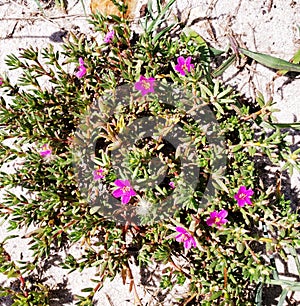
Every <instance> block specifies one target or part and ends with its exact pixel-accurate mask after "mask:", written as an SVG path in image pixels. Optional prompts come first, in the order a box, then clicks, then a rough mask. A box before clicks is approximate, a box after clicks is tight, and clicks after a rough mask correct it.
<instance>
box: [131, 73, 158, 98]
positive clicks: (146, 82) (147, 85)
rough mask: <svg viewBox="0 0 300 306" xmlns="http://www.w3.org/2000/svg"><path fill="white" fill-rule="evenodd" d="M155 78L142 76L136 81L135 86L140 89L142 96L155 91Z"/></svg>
mask: <svg viewBox="0 0 300 306" xmlns="http://www.w3.org/2000/svg"><path fill="white" fill-rule="evenodd" d="M154 83H155V78H148V79H147V78H146V77H144V76H142V75H141V76H140V80H139V81H138V82H136V83H135V85H134V87H135V89H136V90H140V91H141V94H142V96H145V95H146V94H147V93H149V92H154V85H155V84H154Z"/></svg>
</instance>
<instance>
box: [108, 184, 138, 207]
mask: <svg viewBox="0 0 300 306" xmlns="http://www.w3.org/2000/svg"><path fill="white" fill-rule="evenodd" d="M114 184H115V185H116V186H117V187H119V188H118V189H116V190H114V191H113V192H112V195H113V196H114V197H115V198H120V197H121V203H122V204H127V203H128V202H129V201H130V198H131V197H133V196H135V195H136V193H135V191H134V190H133V188H132V187H131V185H130V182H129V180H115V182H114Z"/></svg>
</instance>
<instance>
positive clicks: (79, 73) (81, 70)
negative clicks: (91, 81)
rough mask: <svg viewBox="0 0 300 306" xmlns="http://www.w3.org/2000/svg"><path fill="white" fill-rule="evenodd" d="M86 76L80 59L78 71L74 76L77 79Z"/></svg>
mask: <svg viewBox="0 0 300 306" xmlns="http://www.w3.org/2000/svg"><path fill="white" fill-rule="evenodd" d="M85 74H86V68H85V66H84V61H83V59H82V57H80V58H79V67H78V71H77V72H76V76H77V78H79V79H80V78H82V77H83V76H84V75H85Z"/></svg>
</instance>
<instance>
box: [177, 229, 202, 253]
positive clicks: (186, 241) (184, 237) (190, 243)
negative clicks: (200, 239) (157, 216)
mask: <svg viewBox="0 0 300 306" xmlns="http://www.w3.org/2000/svg"><path fill="white" fill-rule="evenodd" d="M176 231H177V232H178V233H179V235H177V236H176V238H175V239H176V241H178V242H183V246H184V248H185V249H187V250H188V249H190V248H191V247H194V248H195V247H196V246H197V245H196V241H195V239H194V237H193V236H192V235H191V234H190V233H189V232H188V231H187V230H186V229H185V228H183V227H180V226H177V227H176Z"/></svg>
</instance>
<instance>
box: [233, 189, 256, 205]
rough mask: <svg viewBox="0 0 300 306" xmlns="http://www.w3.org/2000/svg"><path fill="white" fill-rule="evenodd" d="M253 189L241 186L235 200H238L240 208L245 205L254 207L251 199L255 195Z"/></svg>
mask: <svg viewBox="0 0 300 306" xmlns="http://www.w3.org/2000/svg"><path fill="white" fill-rule="evenodd" d="M253 193H254V192H253V190H252V189H248V190H247V189H246V187H245V186H241V187H240V189H239V191H238V192H237V194H235V196H234V198H235V199H236V200H237V202H238V205H239V206H240V207H243V206H245V204H248V205H252V202H251V199H250V197H251V196H252V195H253Z"/></svg>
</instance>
